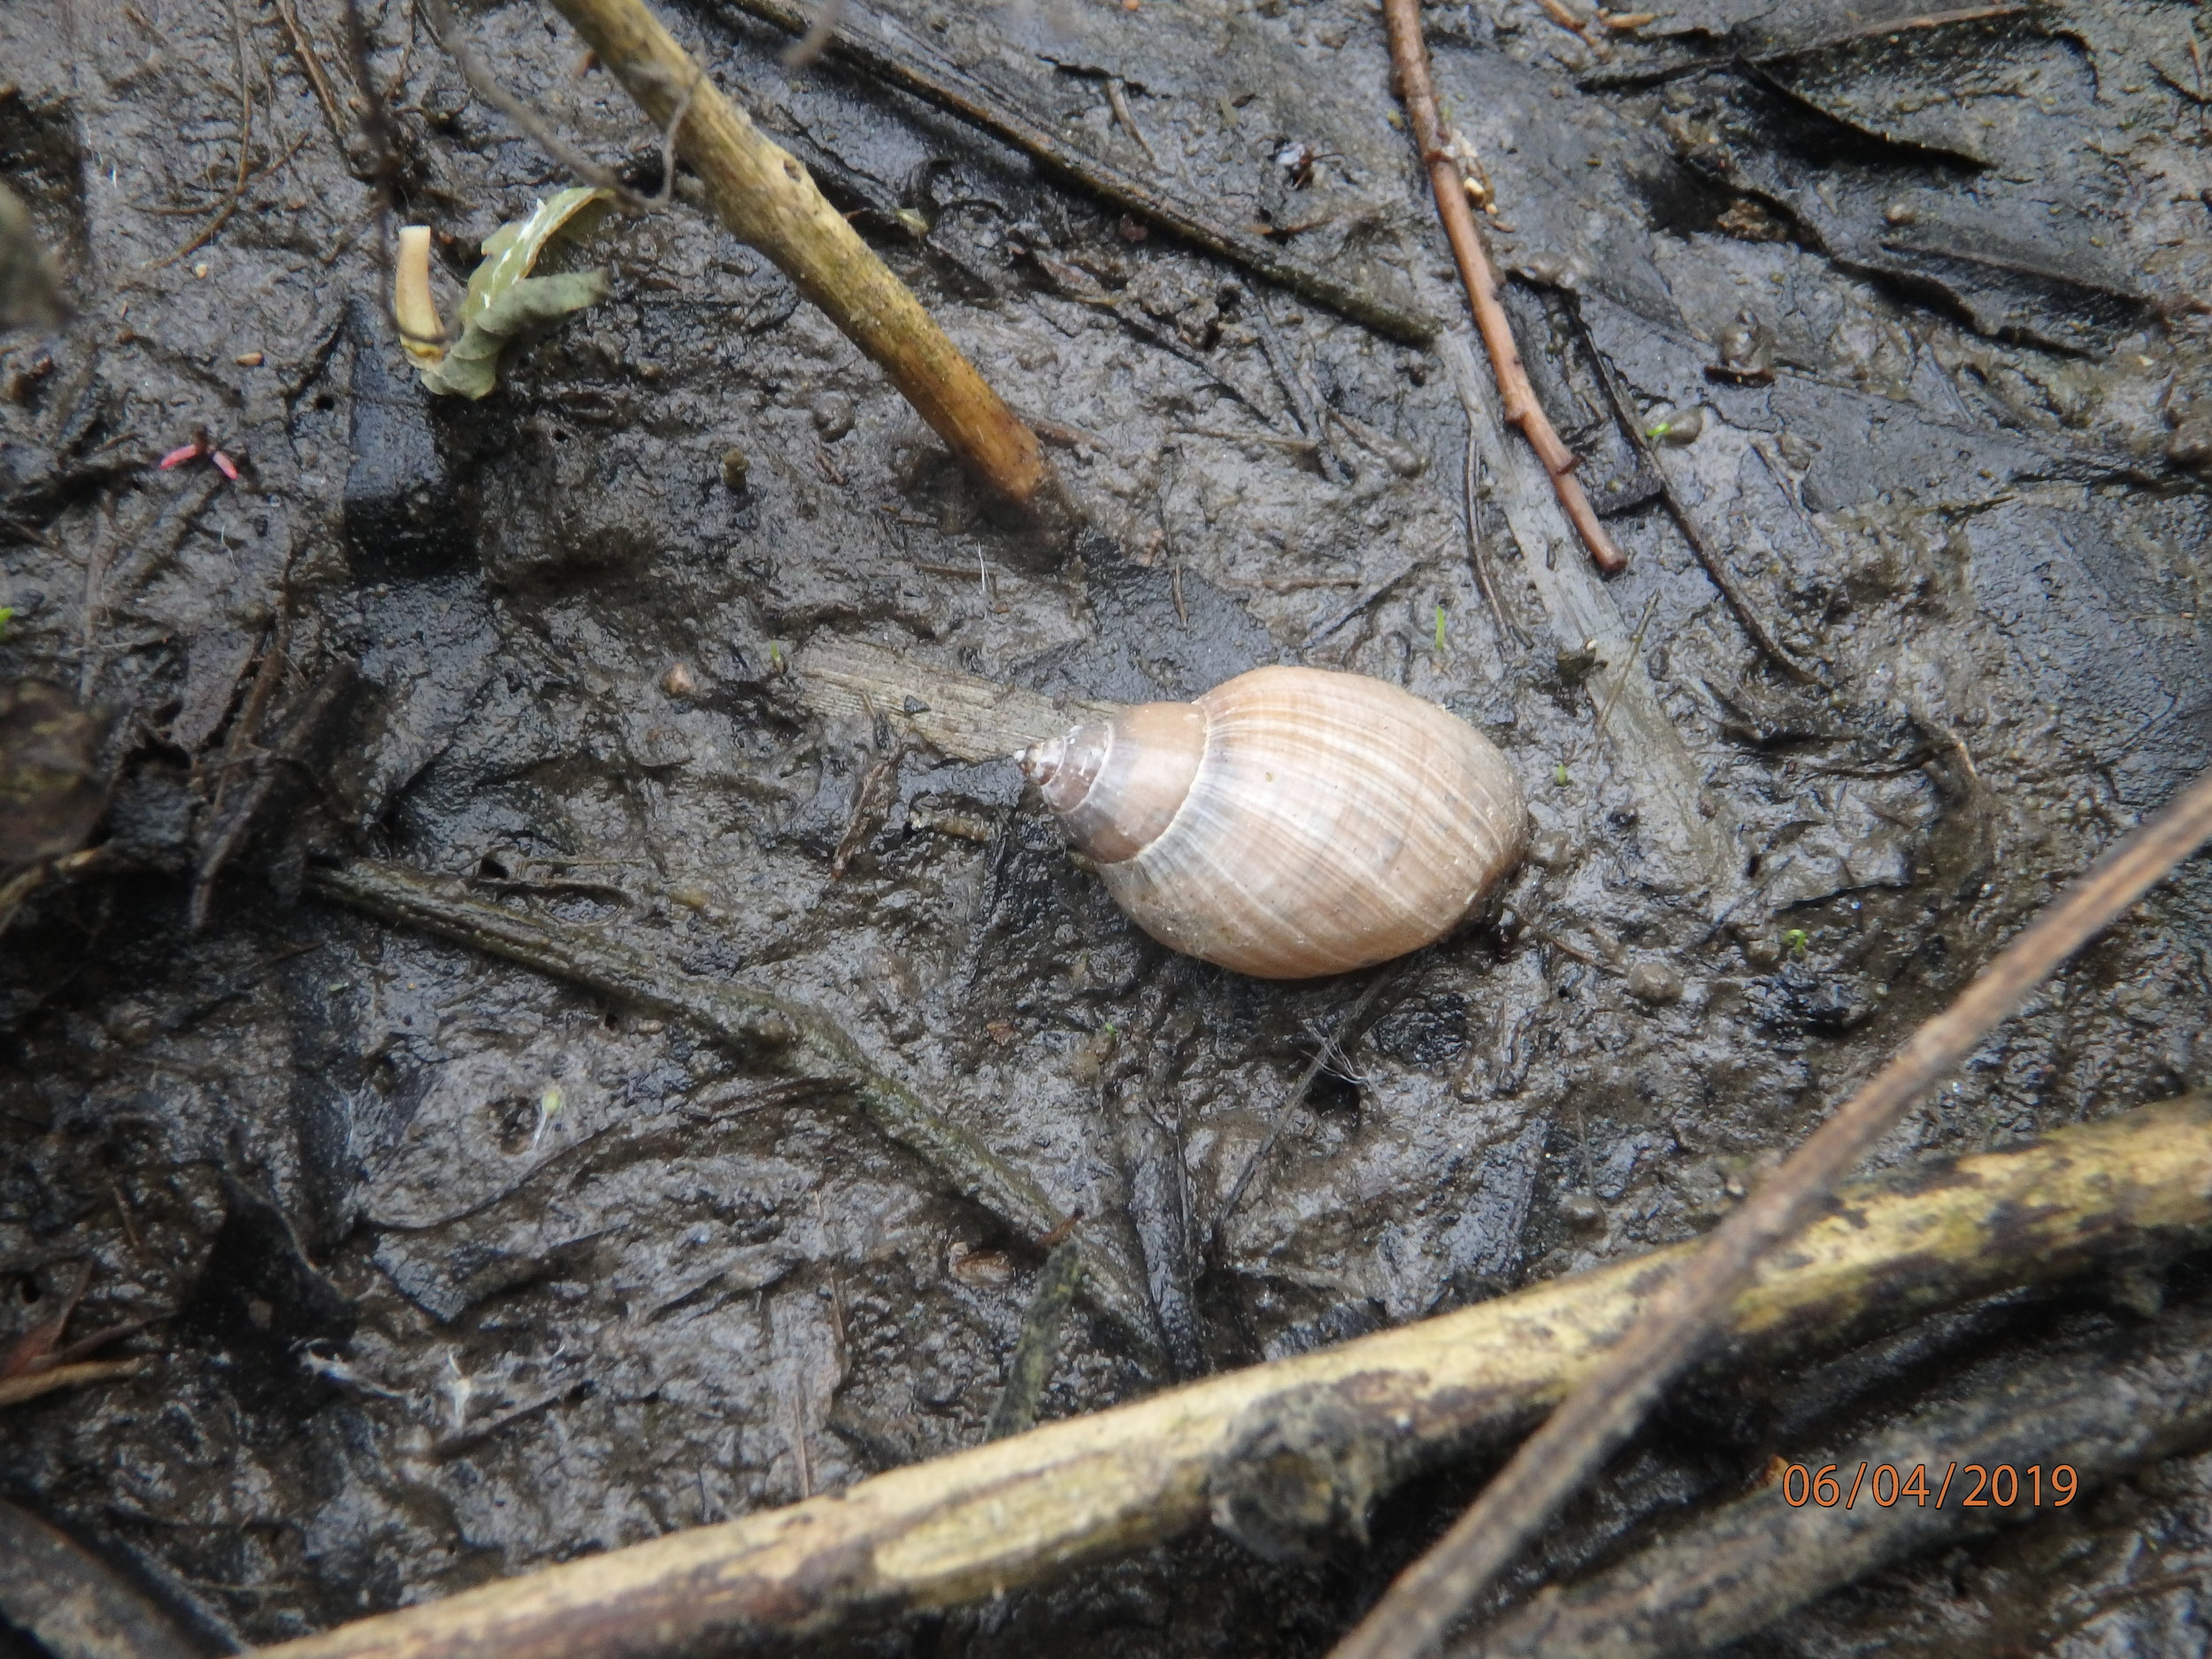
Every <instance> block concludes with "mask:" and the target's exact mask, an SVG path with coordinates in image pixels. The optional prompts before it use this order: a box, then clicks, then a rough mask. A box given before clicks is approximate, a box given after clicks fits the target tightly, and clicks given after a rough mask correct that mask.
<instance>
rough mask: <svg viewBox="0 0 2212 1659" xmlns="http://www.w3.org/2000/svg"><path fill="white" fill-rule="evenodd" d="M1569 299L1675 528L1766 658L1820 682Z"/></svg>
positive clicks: (1806, 680)
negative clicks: (1663, 453)
mask: <svg viewBox="0 0 2212 1659" xmlns="http://www.w3.org/2000/svg"><path fill="white" fill-rule="evenodd" d="M1567 303H1568V305H1569V307H1570V309H1571V311H1573V312H1574V319H1575V332H1576V333H1577V334H1580V335H1581V336H1582V343H1583V345H1584V346H1585V347H1586V349H1588V351H1589V353H1590V361H1591V363H1592V364H1593V365H1594V366H1595V368H1596V370H1597V376H1598V384H1599V385H1601V386H1602V387H1603V388H1605V401H1606V402H1607V403H1610V404H1612V406H1613V413H1614V416H1615V417H1616V418H1617V419H1618V420H1619V421H1620V423H1621V428H1622V430H1623V431H1624V432H1625V433H1626V434H1628V442H1629V445H1630V447H1631V448H1632V449H1634V450H1635V451H1636V458H1637V459H1638V460H1640V461H1641V462H1642V463H1643V464H1644V470H1645V471H1646V472H1649V473H1650V474H1651V476H1652V477H1653V478H1654V479H1655V480H1657V482H1658V485H1659V496H1660V499H1661V500H1663V502H1665V503H1667V512H1668V515H1669V516H1670V517H1671V518H1673V520H1674V526H1675V528H1676V529H1678V530H1679V531H1681V532H1682V539H1683V540H1684V541H1687V542H1688V543H1689V544H1690V551H1691V552H1692V553H1694V554H1695V555H1696V556H1697V562H1698V563H1699V564H1700V565H1703V566H1704V567H1705V574H1706V577H1707V579H1708V580H1710V581H1711V583H1712V584H1713V586H1714V587H1715V588H1718V589H1719V590H1720V596H1721V597H1722V598H1723V599H1725V600H1726V601H1727V602H1728V608H1729V609H1730V610H1731V611H1734V612H1735V613H1736V621H1737V623H1738V624H1739V625H1740V626H1741V627H1742V629H1743V631H1744V634H1745V636H1746V637H1747V639H1749V640H1750V641H1751V642H1752V644H1753V645H1755V646H1756V647H1757V648H1758V650H1759V655H1760V656H1762V657H1765V658H1766V659H1767V661H1769V662H1770V663H1772V664H1774V665H1775V666H1776V667H1777V668H1778V669H1780V670H1781V671H1782V672H1784V673H1786V674H1787V675H1788V676H1789V677H1790V678H1791V679H1792V680H1796V681H1797V682H1798V683H1799V684H1800V685H1803V686H1816V685H1818V684H1819V683H1820V676H1819V675H1817V674H1816V673H1815V672H1813V671H1812V670H1811V669H1809V668H1808V667H1806V666H1805V664H1802V663H1801V662H1799V661H1798V660H1797V658H1796V657H1793V656H1791V655H1790V653H1789V652H1788V651H1786V650H1785V649H1783V647H1782V642H1781V641H1779V640H1778V639H1776V638H1775V637H1774V634H1773V631H1772V630H1771V629H1770V628H1769V627H1768V626H1767V625H1766V622H1765V620H1764V619H1763V618H1762V617H1761V616H1760V615H1759V613H1758V611H1756V610H1755V608H1754V607H1753V605H1752V603H1751V602H1750V601H1749V600H1748V599H1747V598H1745V597H1744V595H1743V591H1742V589H1741V588H1738V587H1737V586H1736V579H1735V578H1734V577H1733V576H1732V575H1731V574H1730V573H1729V570H1728V566H1727V565H1724V564H1723V563H1722V562H1721V558H1720V555H1719V554H1717V553H1716V552H1715V551H1714V550H1713V548H1712V544H1711V543H1710V542H1709V541H1706V539H1705V532H1704V530H1703V529H1702V528H1701V526H1699V524H1698V522H1697V520H1696V519H1695V518H1693V517H1691V515H1690V504H1689V503H1687V502H1686V501H1684V500H1683V499H1682V492H1681V491H1679V490H1678V489H1677V488H1675V487H1674V480H1673V479H1672V478H1671V477H1669V476H1668V473H1667V466H1666V463H1665V461H1664V460H1663V459H1662V458H1661V457H1660V454H1659V447H1658V446H1657V445H1656V444H1655V443H1653V442H1652V441H1651V435H1650V434H1648V433H1647V432H1646V431H1645V430H1644V426H1643V422H1642V420H1641V419H1640V418H1639V417H1638V415H1637V412H1636V409H1635V406H1634V405H1633V404H1632V403H1630V402H1629V400H1628V392H1627V389H1626V388H1624V387H1623V386H1622V385H1621V379H1620V376H1619V375H1617V374H1616V373H1614V372H1613V365H1612V362H1611V361H1610V360H1609V358H1608V357H1606V355H1605V353H1604V352H1603V351H1602V350H1601V349H1599V347H1598V341H1597V336H1596V335H1595V334H1593V333H1592V332H1591V330H1590V321H1589V319H1588V318H1586V317H1585V316H1584V315H1583V314H1582V302H1581V300H1580V299H1579V298H1578V297H1577V296H1574V295H1571V294H1570V295H1569V296H1567Z"/></svg>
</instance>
